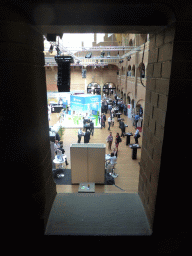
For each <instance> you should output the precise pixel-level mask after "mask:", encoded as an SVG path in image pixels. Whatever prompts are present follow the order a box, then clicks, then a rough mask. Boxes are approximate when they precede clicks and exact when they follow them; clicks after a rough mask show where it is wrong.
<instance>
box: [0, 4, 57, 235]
mask: <svg viewBox="0 0 192 256" xmlns="http://www.w3.org/2000/svg"><path fill="white" fill-rule="evenodd" d="M4 13H5V14H7V16H9V15H10V16H9V18H10V20H6V15H5V16H4V17H3V18H2V17H0V19H1V18H2V20H0V30H1V33H0V47H1V49H2V52H1V57H0V58H1V68H0V73H1V74H0V77H1V93H0V96H1V99H0V104H1V106H0V126H1V146H2V149H1V157H2V161H3V164H4V165H3V166H6V168H5V169H4V171H3V170H2V173H4V174H5V177H6V178H5V179H4V182H5V185H6V186H8V190H9V193H10V194H9V195H11V197H10V198H9V202H10V205H11V204H12V207H13V212H12V218H11V220H10V221H13V222H14V223H13V224H14V225H18V227H17V229H15V230H20V231H22V228H24V229H26V230H28V232H30V233H33V232H34V231H36V232H37V229H38V228H40V229H41V228H44V225H45V224H46V221H47V218H48V214H49V211H50V209H51V206H52V202H53V200H54V196H55V194H56V186H55V183H54V181H53V177H52V164H51V152H50V142H49V126H48V115H47V95H46V81H45V68H44V54H43V50H44V46H43V36H42V35H41V34H39V33H38V32H37V31H36V30H35V29H34V28H33V27H32V26H31V25H30V24H28V23H27V21H26V20H24V19H23V18H21V17H20V16H17V15H16V14H15V13H14V12H13V15H12V14H11V11H10V10H9V9H6V8H5V9H4ZM11 19H13V20H11ZM21 223H23V224H24V223H25V225H24V226H21ZM39 224H40V226H39ZM41 231H42V230H41ZM23 234H27V233H23Z"/></svg>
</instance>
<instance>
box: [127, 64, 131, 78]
mask: <svg viewBox="0 0 192 256" xmlns="http://www.w3.org/2000/svg"><path fill="white" fill-rule="evenodd" d="M127 76H131V65H129V66H128V71H127Z"/></svg>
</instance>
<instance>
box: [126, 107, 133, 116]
mask: <svg viewBox="0 0 192 256" xmlns="http://www.w3.org/2000/svg"><path fill="white" fill-rule="evenodd" d="M131 112H132V106H131V104H127V116H128V118H132V114H131Z"/></svg>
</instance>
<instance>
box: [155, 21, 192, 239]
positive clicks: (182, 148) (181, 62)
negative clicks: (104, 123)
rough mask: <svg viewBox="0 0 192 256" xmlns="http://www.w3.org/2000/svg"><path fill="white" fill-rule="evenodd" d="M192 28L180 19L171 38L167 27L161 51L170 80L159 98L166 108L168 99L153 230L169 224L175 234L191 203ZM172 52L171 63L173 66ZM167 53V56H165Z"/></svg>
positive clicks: (159, 87)
mask: <svg viewBox="0 0 192 256" xmlns="http://www.w3.org/2000/svg"><path fill="white" fill-rule="evenodd" d="M190 28H191V22H177V23H176V28H175V35H174V41H173V39H172V38H173V34H174V32H173V30H171V28H168V29H167V31H166V32H165V37H164V43H166V45H164V46H163V48H162V50H161V52H159V57H160V58H161V59H162V58H164V61H165V62H164V63H163V64H162V76H164V77H168V76H170V80H169V92H168V98H167V97H163V98H162V99H161V98H159V106H160V104H161V105H162V106H163V107H164V108H165V105H166V101H167V102H168V104H167V113H166V119H165V131H164V141H163V147H162V154H161V155H162V156H161V167H160V173H159V182H158V191H157V199H156V211H155V219H154V231H155V232H160V233H161V232H165V233H166V231H165V230H166V228H168V230H169V233H171V234H172V235H175V234H178V233H180V232H183V231H186V230H187V229H188V221H189V216H188V210H187V207H188V204H189V201H188V199H189V197H188V196H189V195H190V185H189V180H190V178H189V175H190V173H191V172H190V171H189V170H191V132H190V131H191V129H190V124H191V123H190V117H191V95H192V86H191V64H190V63H191V60H192V55H191V46H192V35H191V33H190ZM172 41H173V43H172ZM172 44H173V50H172ZM166 53H167V54H166ZM171 54H172V61H171V63H172V66H171V70H170V62H169V59H170V57H171ZM164 55H166V56H167V58H166V59H165V57H164ZM167 83H168V81H167ZM167 87H168V85H167V84H166V85H165V83H163V84H161V83H160V82H159V83H156V90H161V91H162V90H164V91H167ZM162 96H164V95H162ZM161 101H162V102H161ZM157 131H158V130H157ZM188 178H189V179H188ZM162 209H163V210H162ZM173 216H174V218H173ZM176 219H177V221H176V222H175V221H174V220H176Z"/></svg>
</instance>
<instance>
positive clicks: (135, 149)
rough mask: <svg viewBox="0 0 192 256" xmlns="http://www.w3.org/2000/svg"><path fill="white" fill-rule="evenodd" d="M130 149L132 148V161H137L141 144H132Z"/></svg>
mask: <svg viewBox="0 0 192 256" xmlns="http://www.w3.org/2000/svg"><path fill="white" fill-rule="evenodd" d="M129 147H130V148H132V159H137V149H138V148H141V147H140V146H139V144H131V145H129Z"/></svg>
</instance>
